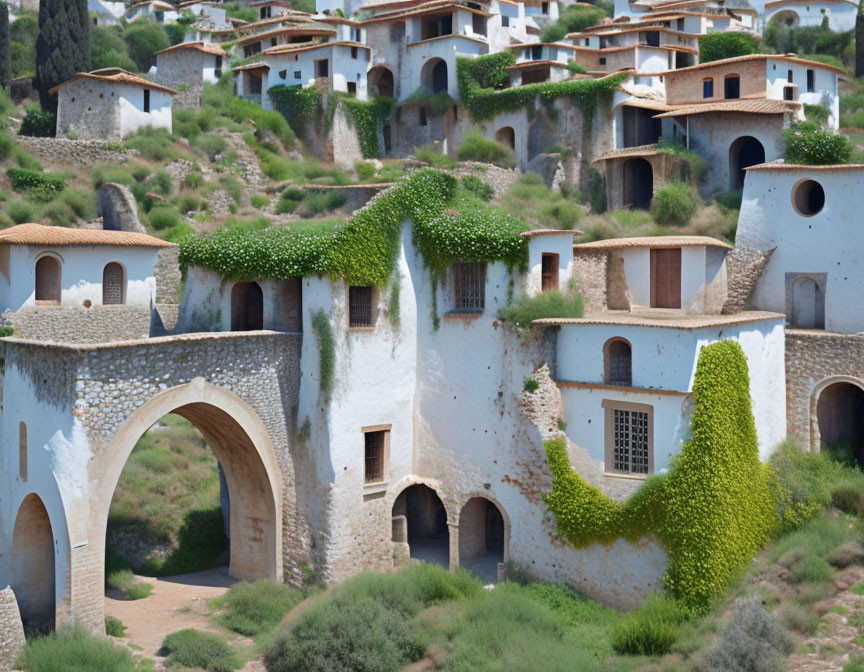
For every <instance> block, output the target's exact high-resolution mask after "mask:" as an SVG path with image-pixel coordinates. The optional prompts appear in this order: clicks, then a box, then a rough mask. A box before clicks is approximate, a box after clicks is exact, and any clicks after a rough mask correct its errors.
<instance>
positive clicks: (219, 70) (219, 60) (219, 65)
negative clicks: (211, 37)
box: [214, 56, 222, 79]
mask: <svg viewBox="0 0 864 672" xmlns="http://www.w3.org/2000/svg"><path fill="white" fill-rule="evenodd" d="M214 74H215V75H216V79H219V78H220V77H222V57H221V56H217V57H216V72H215V73H214Z"/></svg>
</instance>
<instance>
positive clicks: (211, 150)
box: [191, 133, 228, 161]
mask: <svg viewBox="0 0 864 672" xmlns="http://www.w3.org/2000/svg"><path fill="white" fill-rule="evenodd" d="M191 144H192V146H193V147H195V148H196V149H200V150H201V151H202V152H204V154H205V155H206V156H207V158H209V159H210V160H211V161H215V160H216V157H217V156H218V155H219V154H223V153H224V152H225V150H227V149H228V142H227V141H226V140H225V138H224V136H222V135H221V134H219V133H203V134H201V135H198V136H196V137H195V138H193V139H192V143H191Z"/></svg>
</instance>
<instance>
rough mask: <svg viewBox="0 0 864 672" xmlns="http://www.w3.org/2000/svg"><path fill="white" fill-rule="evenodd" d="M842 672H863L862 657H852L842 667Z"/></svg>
mask: <svg viewBox="0 0 864 672" xmlns="http://www.w3.org/2000/svg"><path fill="white" fill-rule="evenodd" d="M843 672H864V656H853V657H852V658H850V659H849V660H848V661H847V663H846V664H845V665H844V666H843Z"/></svg>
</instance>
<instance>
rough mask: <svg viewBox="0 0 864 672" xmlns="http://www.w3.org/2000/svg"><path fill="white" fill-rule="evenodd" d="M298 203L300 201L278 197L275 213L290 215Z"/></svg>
mask: <svg viewBox="0 0 864 672" xmlns="http://www.w3.org/2000/svg"><path fill="white" fill-rule="evenodd" d="M298 205H300V201H286V200H284V199H280V200H279V202H278V203H277V204H276V214H277V215H290V214H291V213H292V212H294V211H295V210H296V209H297V206H298Z"/></svg>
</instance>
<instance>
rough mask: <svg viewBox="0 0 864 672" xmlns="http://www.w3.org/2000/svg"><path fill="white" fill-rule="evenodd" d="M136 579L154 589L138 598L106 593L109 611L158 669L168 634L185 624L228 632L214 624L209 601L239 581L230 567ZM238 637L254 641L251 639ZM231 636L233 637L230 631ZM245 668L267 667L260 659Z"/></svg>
mask: <svg viewBox="0 0 864 672" xmlns="http://www.w3.org/2000/svg"><path fill="white" fill-rule="evenodd" d="M136 582H142V583H145V582H146V583H150V584H152V585H153V593H152V594H151V595H150V596H149V597H146V598H144V599H143V600H135V601H129V600H120V599H116V597H112V596H110V595H106V597H105V615H106V616H114V617H115V618H119V619H120V620H121V621H123V624H124V625H125V626H126V627H127V628H128V629H127V630H126V635H125V637H124V638H123V641H125V642H126V643H127V644H128V645H129V646H130V647H131V648H132V649H133V650H134V651H136V652H137V653H138V654H139V655H142V656H145V657H147V658H153V659H154V660H156V661H157V669H159V668H160V667H161V665H159V663H160V662H161V660H162V659H161V657H160V656H158V651H159V649H160V648H161V646H162V640H164V639H165V636H166V635H168V634H170V633H172V632H177V631H178V630H183V629H185V628H194V629H196V630H204V631H208V632H215V633H217V634H220V635H226V634H227V633H226V631H225V630H220V629H219V628H218V627H216V626H214V625H213V624H212V623H211V622H210V618H209V616H208V614H207V601H208V600H211V599H213V598H214V597H220V596H221V595H223V594H224V593H225V592H226V591H227V590H228V588H229V587H230V586H231V585H232V584H233V583H235V579H232V578H231V577H230V576H228V569H227V568H225V567H221V568H218V569H211V570H208V571H206V572H197V573H195V574H185V575H183V576H172V577H163V578H159V579H154V578H150V577H146V576H140V577H136ZM236 639H239V640H240V641H241V642H243V643H249V644H251V640H248V641H246V640H244V639H243V638H240V637H237V638H236ZM228 640H229V641H231V637H230V635H229V637H228ZM243 669H244V672H252V671H253V670H263V669H264V667H263V665H261V664H260V663H258V662H257V661H256V662H252V663H249V664H248V665H247V666H246V667H245V668H243Z"/></svg>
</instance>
